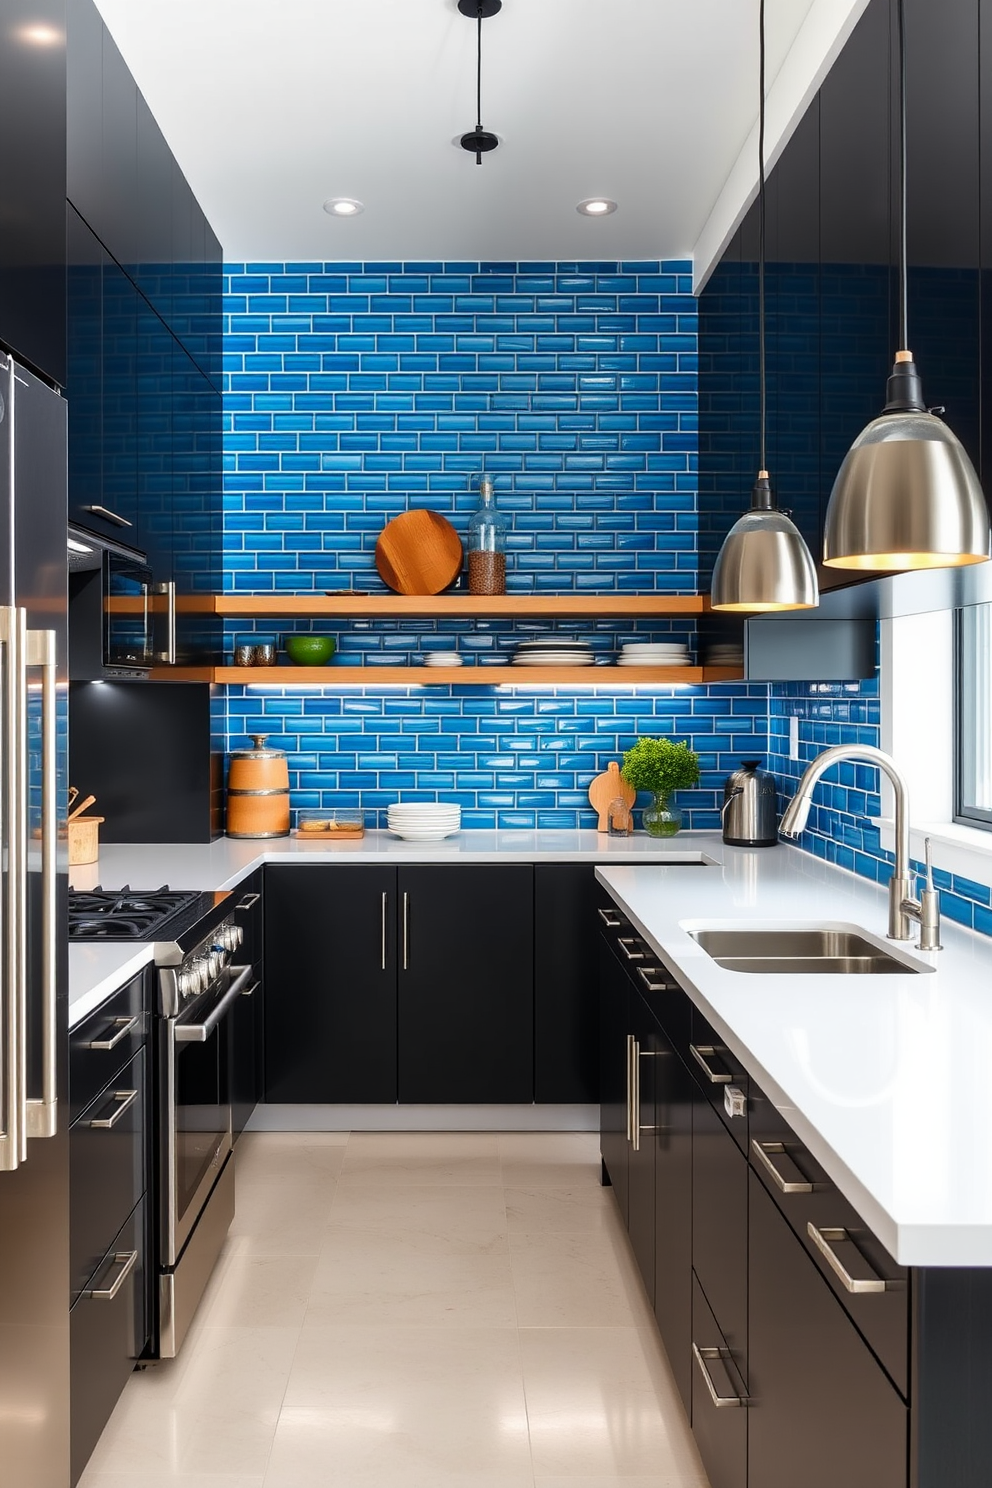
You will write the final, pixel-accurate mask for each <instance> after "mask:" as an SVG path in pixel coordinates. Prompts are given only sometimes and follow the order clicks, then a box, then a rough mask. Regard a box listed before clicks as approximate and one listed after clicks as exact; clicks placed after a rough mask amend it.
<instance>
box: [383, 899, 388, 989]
mask: <svg viewBox="0 0 992 1488" xmlns="http://www.w3.org/2000/svg"><path fill="white" fill-rule="evenodd" d="M388 903H389V895H388V894H387V893H386V891H385V889H384V890H383V892H382V970H383V971H385V969H386V905H387V904H388Z"/></svg>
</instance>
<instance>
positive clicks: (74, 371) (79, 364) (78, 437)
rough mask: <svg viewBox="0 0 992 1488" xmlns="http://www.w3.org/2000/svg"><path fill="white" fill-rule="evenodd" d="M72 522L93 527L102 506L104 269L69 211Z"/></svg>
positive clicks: (93, 240)
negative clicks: (96, 510)
mask: <svg viewBox="0 0 992 1488" xmlns="http://www.w3.org/2000/svg"><path fill="white" fill-rule="evenodd" d="M66 251H67V257H68V260H69V263H68V270H67V314H66V330H67V357H68V374H67V380H66V399H67V402H68V405H69V407H68V413H69V520H70V521H71V522H78V523H81V524H82V525H83V526H85V527H92V525H93V512H92V508H93V507H94V506H98V505H100V504H101V503H102V501H103V266H104V261H105V260H106V257H107V255H106V253H105V251H104V249H103V246H102V244H101V243H100V241H99V239H98V238H97V237H96V236H95V235H94V234H93V233H92V232H91V231H90V229H89V228H88V227H87V225H86V223H85V222H84V221H83V219H82V218H81V217H80V216H79V215H78V213H77V212H75V211H74V210H73V208H72V207H71V206H68V207H67V208H66Z"/></svg>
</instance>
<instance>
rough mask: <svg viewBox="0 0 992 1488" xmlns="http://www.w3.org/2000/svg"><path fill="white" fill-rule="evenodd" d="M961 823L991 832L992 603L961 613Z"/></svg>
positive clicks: (958, 815) (957, 794) (958, 785)
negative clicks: (980, 827)
mask: <svg viewBox="0 0 992 1488" xmlns="http://www.w3.org/2000/svg"><path fill="white" fill-rule="evenodd" d="M956 712H957V779H956V790H955V797H956V812H955V816H956V819H957V820H958V821H961V822H968V823H970V824H971V825H973V826H982V827H985V828H986V829H987V830H992V604H979V605H968V606H967V607H966V608H965V609H961V610H958V615H957V709H956Z"/></svg>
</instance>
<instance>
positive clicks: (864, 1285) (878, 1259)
mask: <svg viewBox="0 0 992 1488" xmlns="http://www.w3.org/2000/svg"><path fill="white" fill-rule="evenodd" d="M751 1134H752V1136H751V1142H752V1145H751V1166H752V1168H753V1170H754V1172H755V1173H756V1174H757V1175H758V1177H759V1178H760V1179H761V1182H762V1184H763V1186H764V1188H765V1189H766V1191H767V1192H768V1193H769V1194H770V1195H771V1197H772V1199H773V1200H774V1201H775V1203H776V1205H777V1206H778V1208H779V1209H780V1211H781V1212H782V1214H783V1215H784V1216H785V1218H786V1220H787V1221H788V1223H789V1224H790V1226H791V1227H792V1229H793V1231H794V1232H795V1234H796V1235H797V1237H798V1238H799V1240H800V1241H801V1242H802V1244H803V1246H804V1247H805V1249H806V1251H807V1253H808V1254H809V1255H810V1256H811V1257H812V1259H813V1261H814V1262H815V1264H816V1266H817V1267H818V1269H819V1271H820V1273H821V1275H822V1276H823V1277H824V1279H825V1280H826V1281H827V1283H828V1284H829V1286H830V1287H831V1289H832V1290H833V1292H834V1294H835V1296H836V1297H837V1299H838V1301H839V1302H840V1303H841V1305H842V1306H843V1307H844V1309H845V1311H846V1312H847V1313H848V1315H849V1317H850V1318H851V1320H852V1321H853V1322H854V1323H855V1324H856V1326H857V1328H858V1329H859V1331H860V1332H861V1334H862V1335H863V1337H864V1338H865V1340H866V1341H867V1343H868V1344H869V1345H870V1347H871V1348H872V1350H873V1351H874V1353H875V1354H876V1356H877V1357H878V1359H879V1361H880V1363H881V1364H882V1365H883V1366H884V1368H885V1370H886V1371H887V1373H888V1374H889V1376H890V1378H891V1380H892V1382H893V1384H894V1385H895V1386H896V1388H897V1389H898V1390H899V1391H900V1392H901V1393H902V1394H903V1395H904V1396H907V1395H908V1393H909V1333H910V1315H911V1307H910V1296H911V1292H910V1284H909V1282H910V1278H909V1271H908V1270H907V1269H906V1267H904V1266H899V1265H897V1264H896V1262H895V1261H894V1260H893V1259H892V1257H891V1256H890V1255H889V1253H888V1251H887V1250H886V1249H885V1247H884V1246H883V1245H882V1244H881V1243H880V1242H879V1241H878V1240H877V1239H876V1238H875V1236H874V1235H873V1234H872V1233H871V1231H870V1230H869V1228H868V1226H867V1225H866V1224H865V1223H864V1221H863V1220H862V1218H861V1216H860V1215H859V1214H858V1212H857V1210H856V1209H855V1208H854V1207H853V1205H851V1204H850V1203H849V1202H848V1201H847V1199H846V1198H845V1197H844V1195H843V1194H842V1193H841V1192H840V1189H839V1188H838V1187H837V1185H836V1184H835V1183H834V1182H833V1180H832V1179H831V1178H830V1177H829V1176H828V1175H827V1174H826V1173H825V1172H824V1170H823V1168H822V1167H821V1166H820V1165H819V1163H818V1162H816V1160H815V1159H814V1158H813V1156H812V1154H811V1153H810V1152H809V1151H808V1150H807V1149H806V1147H805V1146H804V1145H803V1143H802V1142H800V1140H799V1138H798V1137H797V1136H796V1135H795V1134H794V1133H793V1131H792V1130H791V1128H790V1127H789V1126H788V1125H787V1124H786V1123H785V1122H784V1121H783V1120H782V1118H781V1116H780V1115H779V1114H778V1112H777V1111H776V1110H775V1109H774V1107H773V1106H772V1105H771V1102H770V1101H768V1100H767V1099H766V1098H765V1097H763V1096H760V1095H759V1094H755V1098H754V1100H753V1114H752V1119H751ZM814 1232H815V1233H814ZM842 1272H843V1273H844V1274H842Z"/></svg>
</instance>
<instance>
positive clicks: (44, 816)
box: [26, 630, 58, 1137]
mask: <svg viewBox="0 0 992 1488" xmlns="http://www.w3.org/2000/svg"><path fill="white" fill-rule="evenodd" d="M27 664H28V666H29V667H38V668H40V670H41V935H42V951H41V981H42V1005H41V1020H42V1021H41V1046H42V1055H41V1095H40V1097H36V1098H34V1099H29V1100H28V1102H27V1107H26V1118H27V1133H28V1136H29V1137H54V1135H55V1133H56V1130H57V1128H58V1041H57V1038H56V1030H55V999H56V995H57V993H58V965H57V956H58V926H57V922H56V913H57V912H56V899H55V885H56V876H55V875H56V853H57V852H58V775H57V768H58V753H57V747H56V730H57V728H58V719H57V716H56V690H55V681H56V655H55V632H54V630H29V631H28V633H27Z"/></svg>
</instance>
